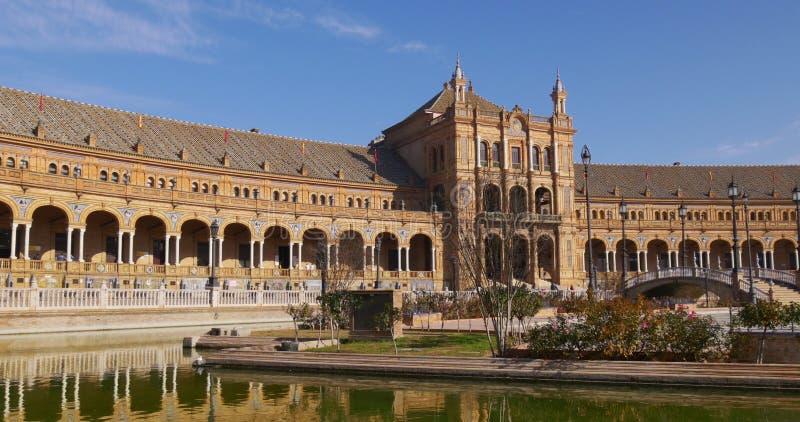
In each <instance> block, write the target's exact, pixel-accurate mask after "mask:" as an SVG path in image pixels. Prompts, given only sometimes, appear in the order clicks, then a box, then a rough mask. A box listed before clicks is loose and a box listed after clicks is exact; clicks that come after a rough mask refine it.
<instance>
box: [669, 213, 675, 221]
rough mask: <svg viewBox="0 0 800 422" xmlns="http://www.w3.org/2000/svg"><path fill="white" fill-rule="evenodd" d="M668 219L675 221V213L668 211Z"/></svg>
mask: <svg viewBox="0 0 800 422" xmlns="http://www.w3.org/2000/svg"><path fill="white" fill-rule="evenodd" d="M669 219H670V220H674V219H675V211H670V212H669Z"/></svg>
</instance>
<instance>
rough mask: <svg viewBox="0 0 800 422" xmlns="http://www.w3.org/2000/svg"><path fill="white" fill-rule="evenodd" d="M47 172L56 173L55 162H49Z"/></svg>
mask: <svg viewBox="0 0 800 422" xmlns="http://www.w3.org/2000/svg"><path fill="white" fill-rule="evenodd" d="M47 172H48V173H50V174H56V173H58V166H57V165H56V163H50V165H49V166H47Z"/></svg>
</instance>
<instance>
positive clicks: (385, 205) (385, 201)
mask: <svg viewBox="0 0 800 422" xmlns="http://www.w3.org/2000/svg"><path fill="white" fill-rule="evenodd" d="M383 209H385V210H388V209H389V201H387V200H385V199H384V200H383Z"/></svg>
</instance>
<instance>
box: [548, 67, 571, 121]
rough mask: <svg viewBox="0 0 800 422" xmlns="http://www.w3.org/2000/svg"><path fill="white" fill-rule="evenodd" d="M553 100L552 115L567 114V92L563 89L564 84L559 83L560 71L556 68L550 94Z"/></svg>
mask: <svg viewBox="0 0 800 422" xmlns="http://www.w3.org/2000/svg"><path fill="white" fill-rule="evenodd" d="M550 98H552V99H553V113H554V114H567V90H566V89H564V83H563V82H561V69H560V68H558V67H556V83H555V85H553V93H552V94H550Z"/></svg>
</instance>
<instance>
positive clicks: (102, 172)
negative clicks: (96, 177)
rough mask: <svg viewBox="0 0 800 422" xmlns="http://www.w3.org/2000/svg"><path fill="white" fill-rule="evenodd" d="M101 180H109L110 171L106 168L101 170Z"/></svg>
mask: <svg viewBox="0 0 800 422" xmlns="http://www.w3.org/2000/svg"><path fill="white" fill-rule="evenodd" d="M100 180H101V181H103V182H106V181H108V172H107V171H105V170H100Z"/></svg>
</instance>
